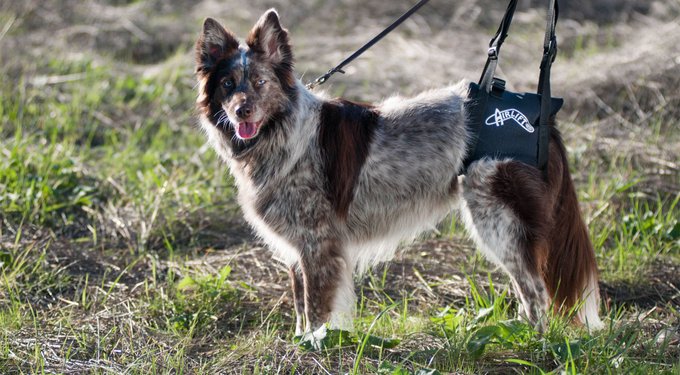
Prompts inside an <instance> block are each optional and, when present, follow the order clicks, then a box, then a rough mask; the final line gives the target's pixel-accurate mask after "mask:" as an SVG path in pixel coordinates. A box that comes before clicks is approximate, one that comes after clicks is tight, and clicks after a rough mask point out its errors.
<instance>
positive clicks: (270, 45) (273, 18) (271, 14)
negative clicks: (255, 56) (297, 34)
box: [246, 9, 293, 65]
mask: <svg viewBox="0 0 680 375" xmlns="http://www.w3.org/2000/svg"><path fill="white" fill-rule="evenodd" d="M246 44H248V46H249V47H250V49H251V50H253V51H255V52H258V53H262V54H263V55H264V56H266V57H267V58H268V59H269V60H270V61H272V62H273V63H276V64H281V63H283V64H291V65H292V63H293V52H292V49H291V45H290V40H289V39H288V31H287V30H286V29H284V28H283V27H281V23H280V22H279V15H278V13H276V10H274V9H269V10H268V11H266V12H265V13H264V14H263V15H262V17H260V19H259V20H258V21H257V23H256V24H255V26H254V27H253V29H252V30H251V31H250V34H249V35H248V39H246Z"/></svg>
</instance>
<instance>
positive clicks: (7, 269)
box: [0, 12, 680, 375]
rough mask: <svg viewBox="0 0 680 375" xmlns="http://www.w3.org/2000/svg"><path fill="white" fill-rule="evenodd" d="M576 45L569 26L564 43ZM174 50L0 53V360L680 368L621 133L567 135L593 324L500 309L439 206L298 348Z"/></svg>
mask: <svg viewBox="0 0 680 375" xmlns="http://www.w3.org/2000/svg"><path fill="white" fill-rule="evenodd" d="M0 13H1V12H0ZM6 19H12V20H14V19H19V18H16V17H14V16H11V17H9V16H8V17H5V15H4V14H2V16H1V17H0V22H4V21H3V20H6ZM0 30H2V27H0ZM21 32H28V28H24V27H23V26H22V28H18V29H14V28H13V29H12V30H11V33H9V34H8V35H12V34H14V33H21ZM593 48H594V47H592V44H590V43H586V42H585V41H581V42H578V41H577V42H576V47H575V49H576V50H577V52H578V51H579V50H582V51H581V52H579V53H577V55H578V56H577V57H578V58H584V57H583V56H584V55H588V54H595V53H597V50H596V49H593ZM188 51H189V48H188V47H186V48H180V50H179V51H177V53H176V54H175V55H173V56H170V57H169V58H168V60H167V61H165V62H164V63H163V64H160V65H158V66H155V67H153V69H142V68H141V67H139V66H135V65H127V64H126V63H125V62H123V63H121V62H116V61H113V60H111V58H102V57H101V56H99V57H97V58H94V57H91V58H89V57H83V56H76V57H73V56H61V55H59V54H55V56H56V57H53V58H50V59H45V60H31V61H30V62H28V63H26V64H27V65H25V66H23V67H22V68H21V69H20V70H19V71H18V73H16V71H14V70H12V71H11V72H14V74H9V73H7V74H5V73H6V71H7V72H10V68H5V67H0V73H1V74H0V373H95V374H107V373H131V374H148V373H183V374H184V373H203V374H213V373H216V372H218V371H224V372H233V373H252V374H271V373H291V374H292V373H325V371H328V372H330V373H350V374H366V373H380V374H393V375H400V374H421V375H422V374H436V373H448V372H462V373H533V374H542V373H555V374H558V373H560V374H561V373H565V374H577V373H584V374H585V373H593V374H598V373H633V374H646V373H651V372H654V373H662V374H663V373H668V374H678V373H680V360H679V359H678V358H680V348H679V346H678V345H679V344H678V336H677V334H678V326H679V325H680V303H679V298H680V297H679V295H678V293H680V292H678V289H677V288H678V285H680V281H679V279H678V277H677V274H678V269H679V268H678V265H679V264H680V210H679V209H678V205H679V201H680V193H678V186H680V178H679V176H678V172H677V170H672V169H670V172H669V173H666V175H664V176H665V177H663V179H662V180H658V179H655V178H656V177H655V172H654V169H653V168H651V167H649V165H650V164H649V163H651V162H649V161H648V160H646V159H644V156H645V155H642V156H641V157H639V158H641V159H643V160H642V161H640V160H639V158H638V156H637V154H636V155H631V154H633V151H636V150H633V149H631V148H621V149H609V150H608V151H607V152H606V153H605V155H604V156H603V155H602V154H601V153H598V151H597V150H596V147H595V146H596V145H595V144H594V142H592V143H582V141H583V140H582V139H580V138H576V139H570V138H567V140H568V142H567V143H568V145H569V146H570V147H571V148H570V150H571V151H572V152H571V153H570V157H571V163H572V171H573V172H574V177H575V179H576V181H577V189H578V192H579V196H580V199H581V203H582V208H583V213H584V216H585V217H586V218H587V221H588V223H589V229H590V232H591V237H592V239H593V242H594V245H595V248H596V255H597V259H598V263H599V267H600V270H601V277H602V281H603V290H604V291H605V292H606V295H607V296H609V298H608V299H607V300H605V301H604V302H605V303H604V304H605V305H606V306H605V308H604V309H603V311H602V313H603V315H604V316H605V323H606V324H607V328H605V329H604V330H603V331H601V332H598V333H594V334H590V333H588V332H585V331H584V330H583V329H582V328H579V327H574V326H573V325H570V324H568V322H567V320H566V319H564V318H561V317H557V316H556V317H551V319H550V322H551V323H550V326H549V328H548V329H547V332H546V333H544V334H538V333H537V332H535V330H534V329H533V328H532V327H530V326H528V325H527V324H526V323H524V322H522V321H521V320H517V319H516V315H517V302H516V299H515V298H514V297H513V296H512V295H511V292H509V290H508V287H507V284H508V283H507V280H506V279H505V278H504V277H503V276H502V275H500V274H499V273H498V272H495V270H493V269H490V268H489V267H490V266H489V265H488V264H487V263H486V262H485V261H484V260H483V259H481V257H479V256H478V255H475V254H474V253H473V252H471V251H470V247H469V242H467V240H466V239H465V238H464V236H463V235H462V230H461V228H460V225H458V224H456V222H455V221H452V222H451V223H450V225H449V226H447V227H446V228H445V229H442V233H438V234H434V235H431V237H428V238H427V239H426V240H424V241H423V242H422V244H423V245H422V246H421V247H418V246H420V245H418V246H415V247H413V248H410V249H409V250H408V251H407V252H406V253H405V254H404V255H403V256H402V257H401V258H399V259H397V260H396V261H395V262H394V263H393V265H394V266H393V268H392V267H385V268H379V269H377V270H375V271H373V272H372V273H370V274H369V275H367V276H366V277H365V278H364V279H362V280H361V281H360V282H359V284H358V285H359V289H358V290H359V301H358V316H357V318H356V321H355V327H356V329H357V331H356V333H353V334H340V333H334V334H333V335H331V338H330V339H329V341H328V345H327V347H326V348H325V349H324V350H322V351H318V352H310V351H307V350H305V348H304V347H301V346H299V345H298V344H297V343H296V340H295V339H294V337H293V335H294V328H293V322H294V317H293V316H292V303H291V296H290V293H289V292H287V291H286V289H287V287H288V280H287V275H286V272H285V270H283V269H282V268H281V267H279V266H277V264H276V262H275V261H273V260H271V259H270V257H269V253H268V252H267V251H266V250H263V249H261V248H259V246H258V244H257V243H253V241H252V240H251V238H250V236H249V234H248V229H247V228H246V227H245V226H244V225H243V224H242V223H241V221H240V219H239V211H238V208H237V205H236V204H235V202H234V196H233V194H234V191H233V185H232V181H231V180H230V178H229V177H228V174H227V171H226V166H225V165H224V164H223V163H221V162H220V161H219V160H217V158H216V156H215V155H214V153H213V152H212V151H211V150H209V149H208V148H207V147H206V146H205V144H204V143H205V141H204V137H203V135H202V134H200V131H199V130H198V128H197V126H196V125H195V119H194V118H193V116H192V111H193V102H194V100H195V92H194V90H193V87H194V81H193V77H192V72H191V68H190V64H191V62H190V58H188V57H187V56H188V55H187V53H188ZM564 59H568V56H565V57H564ZM27 61H28V60H27ZM364 84H365V85H366V87H369V86H370V85H371V82H368V81H367V82H365V83H364ZM339 85H340V82H338V86H337V87H340V86H339ZM614 109H615V110H622V111H623V110H624V109H623V108H614ZM575 116H576V115H575ZM582 116H584V117H585V115H582ZM658 116H659V118H660V119H661V118H666V117H664V114H663V113H660V114H658ZM590 120H592V119H591V118H583V119H581V118H575V119H574V120H573V122H572V121H571V120H569V121H567V122H565V123H564V124H563V125H562V126H563V128H562V129H563V132H564V133H565V134H577V133H580V132H577V131H576V130H578V127H577V125H575V123H581V122H584V123H585V122H588V121H590ZM649 124H650V126H649V127H648V128H645V129H640V132H641V135H640V136H639V138H640V139H641V141H642V142H644V144H646V145H647V146H648V147H650V148H653V147H655V146H656V145H659V144H662V145H672V144H677V142H678V137H679V135H678V134H677V131H675V130H676V129H677V121H676V122H675V123H673V124H666V123H665V122H662V121H661V120H659V121H650V122H649ZM645 163H648V164H645ZM659 181H661V182H659ZM664 183H670V186H671V189H668V188H663V187H664V186H667V185H664ZM438 246H443V247H444V249H443V250H441V251H440V249H438V248H437V247H438ZM438 257H441V259H440V258H438ZM400 267H401V268H400ZM340 340H342V341H341V342H340Z"/></svg>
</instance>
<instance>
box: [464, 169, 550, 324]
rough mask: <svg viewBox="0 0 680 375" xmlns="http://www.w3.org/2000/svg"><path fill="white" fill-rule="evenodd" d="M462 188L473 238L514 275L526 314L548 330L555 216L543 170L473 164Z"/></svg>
mask: <svg viewBox="0 0 680 375" xmlns="http://www.w3.org/2000/svg"><path fill="white" fill-rule="evenodd" d="M462 185H463V186H462V189H463V193H462V199H461V204H460V214H461V218H462V219H463V222H464V223H465V226H466V228H467V230H468V232H469V234H470V236H471V237H472V239H473V240H474V241H475V243H476V245H477V247H478V248H479V249H480V250H481V251H482V253H483V254H484V255H485V256H486V257H487V258H488V259H489V260H491V261H492V262H494V263H496V264H497V265H499V266H500V267H501V268H502V269H503V270H505V271H506V272H507V274H508V275H509V276H510V279H511V281H512V284H513V287H514V289H515V292H516V293H517V295H518V297H519V299H520V301H521V304H522V309H521V312H522V315H524V316H525V317H526V318H527V320H528V321H529V322H531V323H533V324H535V325H536V326H537V328H538V329H543V328H545V323H546V321H545V313H546V310H547V307H548V304H549V296H548V292H547V288H546V285H545V282H544V278H543V271H544V268H545V264H546V259H547V258H546V257H547V246H548V245H547V244H548V242H547V238H546V236H547V233H548V229H549V228H550V225H551V217H550V214H549V209H548V207H549V202H548V201H547V200H548V198H547V194H546V186H545V183H544V182H543V180H542V178H541V174H540V172H539V171H538V170H536V169H534V168H531V167H528V166H526V165H523V164H521V163H519V162H515V161H498V160H490V159H483V160H481V161H478V162H476V163H474V164H473V165H471V166H470V168H469V169H468V173H467V175H466V176H465V178H464V180H463V183H462Z"/></svg>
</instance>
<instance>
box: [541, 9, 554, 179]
mask: <svg viewBox="0 0 680 375" xmlns="http://www.w3.org/2000/svg"><path fill="white" fill-rule="evenodd" d="M558 13H559V8H558V6H557V0H551V1H550V4H549V5H548V17H547V25H546V28H545V38H544V40H543V58H542V59H541V71H540V73H539V77H538V90H537V92H538V94H540V95H541V117H540V118H539V127H538V159H537V160H538V168H539V169H541V170H542V171H543V172H544V174H545V175H547V170H548V168H547V167H548V149H549V145H550V128H549V125H550V113H551V112H552V108H551V99H550V98H551V94H550V68H551V66H552V63H553V61H555V56H556V55H557V37H556V36H555V26H556V25H557V17H558Z"/></svg>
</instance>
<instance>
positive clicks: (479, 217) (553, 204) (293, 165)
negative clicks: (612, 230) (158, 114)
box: [196, 10, 602, 341]
mask: <svg viewBox="0 0 680 375" xmlns="http://www.w3.org/2000/svg"><path fill="white" fill-rule="evenodd" d="M196 64H197V66H196V72H197V78H198V83H199V85H198V87H199V88H198V90H199V96H198V100H197V107H198V111H199V113H200V123H201V126H202V128H203V130H204V131H205V133H206V134H207V137H208V141H209V143H210V145H211V146H212V147H213V148H214V149H215V150H216V151H217V153H218V154H219V155H220V157H221V158H222V159H224V160H225V161H226V162H227V164H228V166H229V169H230V171H231V173H232V174H233V176H234V179H235V181H236V185H237V189H238V200H239V203H240V205H241V207H242V209H243V213H244V215H245V218H246V220H247V221H248V222H249V223H250V225H251V226H252V227H253V228H254V230H255V231H256V232H257V234H258V235H259V236H260V237H261V238H262V239H263V240H264V241H265V242H266V243H267V244H268V246H269V247H270V248H271V250H272V251H273V252H274V253H275V254H276V255H277V256H278V257H279V258H280V259H282V260H283V261H284V262H285V263H286V264H287V266H288V267H289V269H290V277H291V284H292V289H293V296H294V300H295V311H296V316H297V322H296V333H297V334H303V333H304V334H305V335H306V338H307V339H310V340H313V341H316V340H318V339H320V338H322V337H323V336H324V335H325V329H326V324H325V323H329V326H330V327H331V328H338V329H351V328H352V319H353V313H354V307H355V295H354V285H353V273H354V272H355V271H358V272H362V271H364V270H366V268H368V267H370V266H372V265H374V264H376V263H378V262H381V261H385V260H389V259H390V258H391V257H392V256H393V255H394V253H395V249H396V248H397V246H398V245H399V243H400V242H401V241H403V240H409V239H413V238H414V237H415V236H416V235H418V234H419V233H421V232H422V231H424V230H428V229H431V228H433V226H434V225H435V224H437V223H438V222H439V221H440V220H442V219H443V218H444V217H445V216H446V215H447V214H449V213H450V212H451V211H452V210H454V209H457V210H458V211H459V214H460V217H461V218H462V221H463V222H464V224H465V226H466V228H467V230H468V232H469V234H470V236H471V237H472V239H473V240H474V242H475V243H476V244H477V246H478V247H479V249H480V250H481V251H482V253H484V254H485V255H486V257H487V258H488V259H489V260H491V261H492V262H494V263H496V264H498V265H499V266H500V267H501V268H502V269H504V270H505V271H506V272H507V274H508V275H509V276H510V280H511V281H512V284H513V287H514V289H515V291H516V293H517V295H518V296H519V299H520V301H521V304H522V315H523V316H525V317H526V318H527V319H528V320H529V321H530V322H532V323H535V324H536V325H537V326H539V327H541V326H543V325H544V324H545V316H546V312H547V310H548V309H549V308H550V306H553V307H554V308H555V309H556V310H558V311H561V312H566V311H569V310H570V309H572V308H574V309H578V312H577V314H576V319H577V320H578V321H580V322H581V323H583V324H585V325H587V326H588V327H589V328H590V329H597V328H600V327H601V326H602V322H601V321H600V319H599V317H598V305H599V291H598V273H597V265H596V263H595V255H594V252H593V247H592V245H591V242H590V240H589V239H588V231H587V228H586V226H585V224H584V222H583V220H582V219H581V215H580V212H579V207H578V202H577V198H576V193H575V191H574V186H573V184H572V180H571V176H570V175H569V170H568V166H567V158H566V155H565V148H564V146H563V144H562V141H561V138H560V135H559V133H558V131H557V130H556V129H554V128H552V129H551V142H550V156H549V165H548V171H549V173H548V176H547V178H544V176H543V175H542V173H541V172H540V171H539V170H537V169H535V168H533V167H530V166H527V165H525V164H522V163H520V162H517V161H513V160H509V159H505V160H493V159H482V160H480V161H477V162H475V163H474V164H472V165H471V166H470V167H469V169H468V170H467V173H466V175H465V176H464V178H463V177H462V176H461V177H459V171H461V167H462V163H463V160H464V158H465V156H466V152H467V151H468V142H469V138H470V136H469V131H468V127H467V125H466V115H465V110H464V106H463V103H464V101H465V98H466V95H467V92H466V86H464V85H456V86H451V87H446V88H442V89H438V90H432V91H427V92H424V93H422V94H420V95H418V96H416V97H413V98H400V97H395V98H391V99H388V100H386V101H384V102H382V103H380V104H377V105H374V106H373V105H364V104H356V103H353V102H350V101H347V100H342V99H327V98H325V97H322V96H319V95H316V94H314V93H312V92H310V91H309V90H307V89H306V88H305V86H303V85H302V84H301V83H300V82H299V80H297V79H296V77H295V75H294V71H293V54H292V50H291V44H290V41H289V37H288V32H287V31H286V30H285V29H284V28H282V27H281V24H280V23H279V17H278V14H277V13H276V11H274V10H269V11H267V12H266V13H265V14H264V15H263V16H262V17H261V18H260V20H259V21H258V22H257V24H256V25H255V26H254V28H253V29H252V30H251V31H250V34H249V35H248V37H247V38H246V40H245V43H239V41H238V40H237V39H236V37H235V36H234V34H232V33H231V32H229V31H227V30H225V29H224V28H223V27H222V26H221V25H220V24H219V23H218V22H217V21H215V20H213V19H210V18H208V19H207V20H206V21H205V23H204V25H203V33H202V35H201V36H200V38H199V39H198V41H197V43H196Z"/></svg>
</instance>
